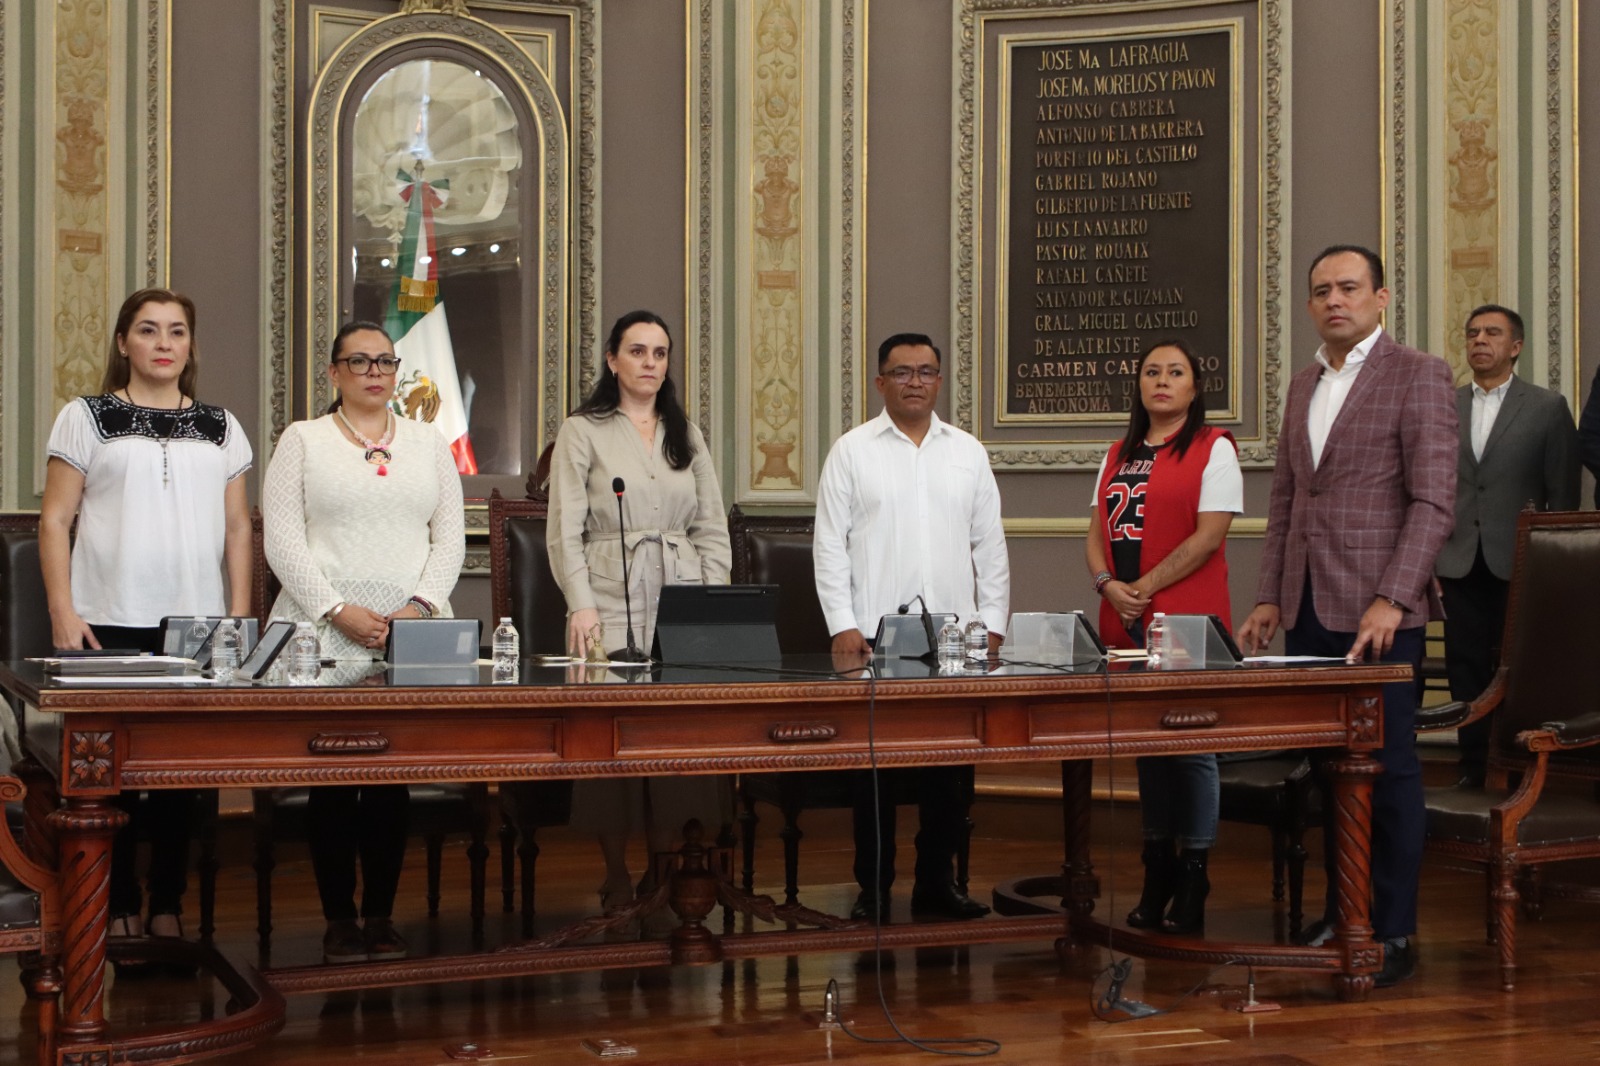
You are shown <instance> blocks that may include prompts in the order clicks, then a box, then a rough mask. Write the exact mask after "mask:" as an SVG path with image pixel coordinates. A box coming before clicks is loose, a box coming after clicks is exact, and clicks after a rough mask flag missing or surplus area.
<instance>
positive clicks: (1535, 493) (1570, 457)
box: [1436, 375, 1580, 581]
mask: <svg viewBox="0 0 1600 1066" xmlns="http://www.w3.org/2000/svg"><path fill="white" fill-rule="evenodd" d="M1456 415H1457V418H1458V419H1459V422H1460V427H1461V432H1460V436H1461V447H1460V449H1459V453H1458V459H1459V462H1458V470H1459V473H1458V475H1457V479H1456V526H1455V530H1454V531H1453V532H1452V533H1451V534H1450V539H1449V540H1448V541H1446V542H1445V545H1444V550H1443V551H1441V552H1440V553H1439V561H1438V563H1437V564H1436V569H1437V571H1438V574H1439V576H1440V577H1466V576H1467V574H1468V573H1470V572H1471V570H1472V564H1473V562H1474V561H1475V560H1476V558H1477V554H1478V548H1479V546H1480V545H1481V546H1482V548H1483V559H1484V562H1486V563H1488V564H1489V570H1490V571H1491V572H1492V573H1493V574H1494V575H1495V577H1498V578H1501V579H1502V580H1506V581H1509V580H1511V556H1512V551H1513V550H1514V548H1515V546H1516V539H1517V513H1518V512H1519V511H1521V510H1522V508H1523V507H1524V506H1526V505H1528V504H1530V503H1531V504H1532V505H1533V506H1534V507H1536V508H1538V509H1539V510H1541V511H1573V510H1576V509H1577V507H1578V480H1579V470H1580V468H1579V465H1578V427H1577V426H1576V425H1575V424H1574V423H1573V421H1572V411H1571V409H1570V408H1568V407H1567V401H1566V400H1565V399H1563V398H1562V397H1561V395H1560V394H1559V393H1555V392H1551V391H1550V390H1549V389H1541V388H1540V387H1539V386H1537V385H1530V384H1528V383H1527V382H1526V381H1523V380H1522V379H1521V378H1519V377H1517V376H1515V375H1512V378H1511V387H1510V388H1509V389H1507V390H1506V398H1505V400H1504V401H1503V402H1502V403H1501V405H1500V413H1499V414H1498V415H1497V416H1495V420H1494V428H1492V429H1491V430H1490V431H1489V439H1488V441H1486V442H1485V443H1484V446H1483V458H1482V459H1476V458H1474V457H1473V455H1472V386H1471V385H1470V384H1468V385H1463V386H1462V387H1461V388H1459V389H1457V390H1456Z"/></svg>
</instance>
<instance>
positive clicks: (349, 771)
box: [0, 657, 1410, 1066]
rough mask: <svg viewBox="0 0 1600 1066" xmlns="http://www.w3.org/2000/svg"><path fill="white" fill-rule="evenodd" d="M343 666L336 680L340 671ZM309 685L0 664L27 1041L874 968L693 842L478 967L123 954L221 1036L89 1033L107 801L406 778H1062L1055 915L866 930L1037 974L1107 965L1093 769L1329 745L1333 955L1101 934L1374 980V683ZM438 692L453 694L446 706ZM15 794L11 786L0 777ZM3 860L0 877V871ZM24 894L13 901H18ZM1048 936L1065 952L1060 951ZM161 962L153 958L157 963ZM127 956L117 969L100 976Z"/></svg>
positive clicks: (59, 1052)
mask: <svg viewBox="0 0 1600 1066" xmlns="http://www.w3.org/2000/svg"><path fill="white" fill-rule="evenodd" d="M345 665H346V664H340V667H341V668H342V667H344V666H345ZM333 674H334V676H333V677H331V678H329V679H326V680H330V681H331V682H333V683H331V684H327V685H323V686H317V687H301V688H290V687H271V686H261V685H255V686H237V685H236V686H230V687H217V686H214V685H161V684H139V685H117V686H111V685H103V686H99V685H97V686H90V685H83V684H68V683H63V682H60V681H57V680H55V679H53V678H51V677H49V676H47V675H45V674H44V673H43V672H42V671H41V668H40V667H39V666H38V665H37V664H35V663H7V664H0V688H3V689H4V690H5V691H6V692H7V693H9V694H10V695H11V696H13V697H14V698H16V699H17V700H18V701H19V702H20V703H21V704H22V705H23V706H24V708H25V710H24V714H23V721H22V734H23V742H24V750H25V753H26V755H27V758H26V759H24V760H23V762H22V763H20V764H19V766H18V768H17V770H16V773H17V775H18V777H19V778H21V779H22V781H23V783H24V784H25V785H26V786H27V788H28V795H27V811H28V818H27V839H26V840H25V841H23V842H22V850H23V852H24V853H25V855H23V856H21V857H22V858H23V859H25V860H31V861H33V863H34V866H33V868H32V873H33V875H34V876H35V878H36V879H43V880H45V881H46V886H45V889H46V890H45V891H44V892H43V893H41V905H42V911H43V915H44V929H45V950H44V952H43V953H42V955H41V957H40V958H39V959H38V960H37V961H36V962H34V963H31V964H30V965H29V966H27V967H26V968H25V981H26V983H27V984H28V987H29V989H30V992H31V994H32V995H34V996H35V998H37V999H39V1000H40V1001H41V1004H42V1005H43V1006H44V1007H45V1012H44V1013H41V1020H42V1023H46V1024H45V1027H46V1028H48V1024H47V1021H48V1019H49V1018H52V1017H55V1011H54V1010H52V1009H51V1008H52V1004H53V1003H54V1000H55V997H56V994H57V992H59V993H60V1006H59V1020H58V1022H57V1024H56V1025H55V1027H54V1028H55V1039H54V1041H52V1043H53V1045H54V1046H53V1047H50V1048H47V1049H46V1050H47V1053H48V1054H49V1056H50V1058H52V1059H53V1060H54V1061H56V1062H58V1063H62V1064H69V1063H70V1064H73V1066H78V1064H88V1063H115V1062H132V1061H139V1062H142V1063H153V1062H162V1061H174V1060H179V1059H189V1058H194V1057H198V1056H203V1055H209V1054H216V1053H220V1052H223V1051H227V1050H231V1049H234V1048H238V1047H242V1046H246V1045H249V1044H251V1043H254V1042H257V1041H260V1040H261V1039H263V1038H265V1037H267V1036H269V1035H270V1034H271V1033H273V1032H275V1031H276V1030H277V1029H278V1028H279V1027H280V1026H281V1025H282V1020H283V1000H282V998H281V997H282V995H283V994H285V993H297V992H315V991H325V990H331V989H336V988H352V987H366V986H375V985H398V984H413V983H424V982H434V981H448V980H461V979H481V978H489V977H505V976H513V975H521V974H529V973H541V972H545V973H547V972H555V971H563V970H576V969H593V968H603V967H616V966H627V967H637V966H654V965H664V964H670V963H709V962H716V961H720V960H723V959H734V958H748V957H752V956H761V955H787V954H794V953H797V952H801V951H839V950H859V949H864V948H870V947H871V946H872V945H873V943H874V939H875V935H874V930H873V928H872V926H871V925H870V924H869V923H862V922H851V921H848V920H845V919H841V918H837V917H833V916H830V915H825V914H820V913H818V912H815V911H811V910H807V909H806V908H804V907H800V906H798V905H777V904H774V903H773V901H772V900H770V899H767V898H765V897H750V896H748V895H746V894H744V893H742V892H740V891H739V890H738V889H736V888H735V887H734V886H733V885H732V884H730V883H729V882H728V880H727V879H726V878H725V877H723V876H720V875H719V872H718V865H719V864H718V863H717V862H716V861H715V857H714V856H713V857H708V853H707V849H706V848H705V847H704V846H703V845H702V843H701V841H700V839H699V837H700V833H699V829H698V826H695V825H693V823H691V827H690V828H689V829H688V830H687V832H686V843H685V845H684V847H683V850H682V852H681V853H680V856H679V859H678V863H677V866H676V869H675V872H674V873H673V875H672V877H670V878H669V879H668V881H667V882H666V883H665V884H664V885H663V887H662V888H661V890H660V891H659V892H658V893H657V894H656V896H655V897H652V898H651V899H649V900H644V901H640V902H639V903H636V904H634V905H633V907H631V908H629V909H628V910H627V911H619V912H613V913H612V914H610V915H608V916H596V917H593V918H589V919H585V920H584V921H580V922H578V923H576V924H575V925H573V926H569V927H567V928H566V929H562V930H557V931H555V932H553V933H550V934H548V935H545V936H543V937H541V938H539V939H537V940H534V941H530V942H524V943H520V944H514V945H510V946H507V947H503V948H500V949H498V950H493V951H487V952H480V953H473V954H466V955H457V956H447V957H432V958H413V959H406V960H401V961H397V962H381V963H370V962H369V963H363V964H354V965H344V966H337V967H331V966H307V967H297V968H287V969H278V970H271V971H267V972H266V973H265V974H258V973H256V972H255V971H254V970H253V969H251V968H249V967H248V966H245V965H242V964H241V965H237V966H236V965H234V964H233V963H231V962H230V961H229V960H227V959H225V958H223V957H222V956H221V955H220V954H218V953H216V952H214V951H212V950H211V949H210V948H209V947H207V946H203V945H182V944H181V942H166V944H163V943H162V942H160V941H146V942H144V944H146V945H150V944H155V945H157V946H156V947H154V948H151V947H148V946H146V947H142V948H139V949H138V950H141V951H143V952H145V953H146V954H145V955H144V956H141V957H150V955H149V953H150V952H152V951H154V952H156V953H158V954H159V953H160V952H163V951H167V950H193V951H196V952H198V953H200V954H201V955H203V956H204V958H203V959H202V961H203V962H204V964H205V965H206V966H207V967H208V968H209V969H211V970H212V971H213V973H215V974H216V976H217V977H218V979H219V980H220V981H222V982H223V983H224V984H225V985H226V986H227V987H228V989H229V991H230V993H231V994H232V998H233V1005H234V1007H235V1008H236V1009H235V1010H234V1012H233V1013H231V1014H230V1015H228V1016H227V1017H225V1018H223V1019H220V1020H211V1021H207V1022H197V1023H193V1024H190V1025H187V1026H174V1027H168V1028H165V1029H160V1030H154V1029H146V1030H140V1031H138V1032H129V1033H122V1032H113V1031H112V1030H111V1029H110V1028H109V1027H108V1026H107V1024H106V1021H105V1017H104V1014H103V1010H102V993H103V989H104V979H105V970H106V961H107V938H106V927H107V904H108V899H109V869H108V867H109V863H108V857H109V848H110V843H111V837H112V834H113V833H114V831H115V829H116V828H117V826H118V825H119V824H120V823H121V822H122V820H123V819H124V818H125V816H124V815H123V814H122V813H121V812H120V811H118V810H117V809H116V808H115V807H113V806H111V805H110V804H109V803H108V800H109V798H110V797H112V796H114V795H115V794H116V793H117V792H118V791H120V790H122V789H130V788H131V789H161V788H222V787H247V788H252V787H253V788H260V787H280V786H292V785H330V784H357V783H390V782H427V781H516V780H538V779H547V778H579V777H611V776H632V775H640V774H649V775H659V774H711V773H748V772H770V771H810V770H826V769H846V768H859V767H864V766H867V765H869V760H870V755H869V743H870V744H871V745H872V746H873V747H875V750H876V761H877V764H878V765H879V766H883V767H890V766H911V765H940V764H956V763H990V762H1013V761H1021V760H1040V759H1061V760H1066V762H1064V764H1063V782H1064V784H1065V790H1064V791H1065V796H1064V802H1065V806H1066V833H1065V854H1064V857H1063V866H1062V881H1061V883H1063V884H1065V885H1066V898H1065V899H1063V900H1062V901H1061V904H1062V908H1063V909H1064V910H1065V917H1064V918H1063V916H1062V914H1061V913H1059V912H1058V913H1053V914H1047V915H1028V916H1017V917H990V918H986V919H982V920H980V921H975V922H926V923H924V922H917V923H910V924H897V925H889V926H886V927H885V928H884V929H883V931H882V943H883V945H884V946H885V947H888V948H902V947H913V946H922V945H931V944H959V943H976V942H993V941H1017V940H1031V939H1051V940H1056V947H1057V950H1059V951H1063V952H1065V951H1068V950H1070V949H1071V948H1072V947H1073V946H1075V945H1081V944H1087V943H1092V942H1096V941H1102V942H1103V941H1104V939H1105V938H1106V936H1107V934H1108V927H1107V926H1106V925H1105V924H1103V923H1100V922H1097V921H1096V920H1095V919H1094V917H1093V910H1094V904H1095V898H1096V896H1097V895H1098V892H1099V883H1098V879H1097V878H1096V877H1095V874H1094V868H1093V866H1092V864H1091V862H1090V854H1089V845H1090V818H1089V813H1090V803H1089V781H1090V765H1091V764H1090V762H1089V760H1091V759H1093V758H1097V757H1104V756H1106V755H1108V754H1111V753H1112V752H1113V751H1114V752H1115V753H1116V754H1118V755H1148V754H1174V753H1184V752H1201V751H1249V750H1263V749H1278V748H1299V747H1305V748H1310V747H1332V748H1342V749H1343V752H1342V754H1340V755H1337V756H1335V757H1334V758H1333V759H1332V760H1331V761H1330V771H1331V776H1332V780H1333V787H1334V792H1335V799H1334V805H1333V810H1332V811H1331V812H1329V822H1330V831H1331V832H1332V833H1333V834H1334V839H1335V840H1336V841H1337V842H1338V845H1339V852H1338V856H1337V872H1338V881H1339V884H1340V885H1341V886H1342V887H1343V889H1344V892H1343V894H1342V897H1341V899H1340V901H1339V914H1338V918H1339V922H1338V927H1339V933H1338V936H1337V937H1336V939H1335V940H1334V941H1333V942H1332V943H1331V944H1330V945H1328V946H1326V947H1321V948H1303V947H1294V946H1286V945H1281V944H1257V945H1246V944H1226V943H1220V942H1216V941H1209V940H1200V939H1195V938H1167V937H1162V936H1161V935H1159V934H1155V935H1151V934H1138V933H1133V932H1128V931H1123V930H1120V929H1119V930H1118V931H1117V932H1116V937H1117V944H1118V947H1119V948H1121V949H1123V950H1128V951H1132V952H1134V953H1136V954H1149V955H1157V956H1163V957H1174V958H1183V959H1187V960H1191V961H1202V962H1204V961H1212V962H1223V961H1227V960H1233V961H1240V962H1250V963H1252V964H1253V965H1256V966H1262V967H1303V968H1310V969H1317V970H1323V971H1326V972H1328V973H1330V974H1331V975H1333V980H1334V983H1335V987H1336V990H1337V992H1338V994H1339V995H1340V996H1341V997H1343V998H1346V999H1360V998H1362V997H1364V996H1365V995H1366V994H1367V992H1368V991H1369V990H1370V989H1371V987H1372V981H1373V975H1374V974H1375V973H1376V971H1377V970H1378V968H1379V967H1380V965H1381V962H1382V953H1381V948H1380V947H1379V945H1378V944H1376V943H1375V942H1374V941H1373V939H1372V930H1371V927H1370V924H1369V917H1368V907H1369V904H1368V894H1369V885H1370V870H1369V844H1370V836H1371V833H1370V830H1371V825H1370V818H1371V804H1370V799H1371V797H1370V791H1371V783H1372V779H1373V777H1374V776H1375V775H1376V774H1377V773H1378V772H1379V768H1378V764H1377V762H1376V761H1375V760H1374V759H1373V758H1372V756H1371V754H1370V753H1371V752H1372V750H1373V749H1374V748H1376V747H1377V746H1378V745H1379V744H1380V743H1381V741H1382V737H1381V730H1382V714H1381V698H1382V697H1381V686H1382V685H1383V684H1385V683H1388V682H1393V681H1401V680H1407V679H1409V677H1410V670H1409V667H1406V666H1394V665H1370V666H1346V665H1343V664H1333V665H1322V666H1314V667H1313V666H1295V667H1283V666H1274V667H1264V666H1245V667H1239V668H1235V669H1231V670H1202V671H1161V672H1155V671H1151V672H1145V671H1143V670H1142V669H1141V668H1137V667H1135V668H1127V669H1123V668H1120V667H1118V666H1113V667H1112V668H1111V669H1110V670H1109V671H1107V670H1106V668H1105V667H1104V666H1103V665H1100V666H1083V667H1077V668H1072V667H1059V666H1056V667H1052V666H1040V665H1018V664H994V663H991V664H990V667H989V670H988V671H987V672H980V673H970V674H962V675H957V676H941V675H940V674H939V672H938V671H937V670H936V669H935V668H932V667H928V666H925V665H923V664H922V663H919V662H914V661H893V660H890V661H882V662H880V665H879V669H878V670H877V673H876V677H875V678H871V679H864V678H862V677H860V676H859V675H857V676H854V677H850V676H841V675H839V674H835V673H833V672H832V664H831V662H830V661H829V660H828V659H827V658H826V657H823V658H820V659H817V658H789V659H785V660H784V662H783V664H782V665H781V666H778V665H774V666H772V667H769V668H753V667H731V666H730V667H714V666H702V667H694V666H679V667H672V666H669V667H664V668H657V670H656V671H655V672H654V673H653V674H652V673H649V672H641V671H629V672H628V673H622V672H619V671H616V670H606V669H604V668H599V667H589V668H582V667H575V668H566V669H563V668H552V667H542V666H536V665H534V664H532V663H525V664H524V665H523V669H522V676H521V679H520V681H519V682H518V683H514V684H501V685H493V684H489V683H487V682H488V680H489V678H488V670H487V669H486V668H484V669H483V670H482V672H481V673H479V670H478V668H468V669H467V671H466V675H467V676H466V677H464V678H460V677H436V676H422V677H412V678H395V677H391V676H388V675H386V674H385V673H383V672H382V671H381V670H380V671H379V672H377V673H376V674H373V675H371V676H367V677H359V676H357V677H348V678H347V677H342V676H340V671H339V670H338V669H336V670H335V671H333ZM443 681H463V682H466V683H459V684H450V683H439V682H443ZM0 787H4V788H9V789H10V790H11V793H10V794H15V792H16V790H17V789H16V784H15V782H9V783H7V782H6V781H5V780H4V779H0ZM8 854H9V855H10V856H11V857H13V858H18V857H19V853H18V852H17V851H16V850H15V849H10V848H8ZM24 879H25V880H26V878H24ZM663 904H666V905H670V906H671V907H672V908H673V910H674V911H675V912H676V913H677V915H678V916H679V918H680V922H681V924H680V926H679V927H678V928H677V929H676V930H675V931H674V933H673V934H672V936H671V937H670V938H669V939H667V940H651V941H634V942H624V943H616V942H611V943H597V942H594V938H595V937H597V936H598V935H599V934H600V933H602V932H604V931H606V930H607V929H609V928H613V927H615V926H618V925H619V924H622V923H625V922H627V921H629V920H631V919H632V918H634V917H636V912H637V911H638V910H640V909H649V908H650V907H653V906H660V905H663ZM719 904H722V905H726V906H731V907H734V908H735V909H738V910H741V911H743V912H745V913H747V914H752V915H754V916H756V917H758V918H762V919H765V920H767V921H773V922H776V923H777V924H776V927H775V928H774V930H773V931H770V932H746V933H731V934H727V933H725V934H723V935H717V934H715V933H713V932H712V931H711V930H710V929H708V928H707V927H706V925H705V924H704V922H703V919H704V918H705V917H706V916H707V915H708V914H709V913H710V912H711V911H712V910H713V909H714V908H715V907H716V906H718V905H719ZM1056 938H1060V939H1058V940H1057V939H1056ZM167 945H175V947H172V948H170V949H169V947H168V946H167ZM123 950H125V949H123V948H121V947H116V948H114V949H113V951H114V952H121V951H123Z"/></svg>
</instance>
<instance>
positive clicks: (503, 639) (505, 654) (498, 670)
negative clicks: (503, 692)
mask: <svg viewBox="0 0 1600 1066" xmlns="http://www.w3.org/2000/svg"><path fill="white" fill-rule="evenodd" d="M521 669H522V638H521V637H520V636H518V635H517V627H516V626H514V625H512V624H511V619H509V618H502V619H500V624H499V625H498V626H496V627H495V630H494V683H495V684H497V685H498V684H503V683H506V682H513V681H516V680H517V677H518V674H519V673H520V672H521Z"/></svg>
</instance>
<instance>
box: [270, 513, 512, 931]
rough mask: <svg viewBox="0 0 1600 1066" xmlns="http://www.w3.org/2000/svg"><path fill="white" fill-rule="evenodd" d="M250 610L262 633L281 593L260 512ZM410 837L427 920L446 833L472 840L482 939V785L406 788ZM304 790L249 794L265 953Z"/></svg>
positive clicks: (485, 855)
mask: <svg viewBox="0 0 1600 1066" xmlns="http://www.w3.org/2000/svg"><path fill="white" fill-rule="evenodd" d="M250 529H251V560H252V561H251V567H252V572H253V575H254V580H253V582H252V583H251V586H250V592H251V611H252V613H254V614H255V616H256V618H257V620H258V621H259V623H260V625H261V627H262V629H263V631H264V630H265V628H266V624H267V617H268V615H269V614H270V613H271V611H272V604H273V602H274V601H275V600H276V599H277V598H278V594H279V593H280V592H281V591H282V586H281V585H280V584H279V582H278V579H277V577H276V576H275V575H274V574H273V573H272V570H271V568H270V567H268V566H267V553H266V546H265V539H264V535H263V527H262V520H261V509H260V508H259V507H257V508H253V509H252V510H251V514H250ZM410 791H411V805H410V812H409V818H410V824H411V832H412V834H413V835H415V836H420V837H422V838H423V841H424V843H425V845H426V847H427V863H428V897H427V898H428V917H430V918H436V917H438V915H439V899H440V891H439V885H440V880H441V877H440V872H441V869H442V866H443V862H444V840H445V837H446V836H448V835H449V834H451V833H459V832H465V833H467V834H468V835H469V837H470V838H471V841H470V843H469V844H468V845H467V859H468V861H469V863H470V865H471V878H472V882H471V883H472V887H471V908H472V935H473V937H474V938H477V937H479V936H481V935H482V934H483V914H484V911H483V897H484V890H485V878H486V874H485V871H486V869H487V866H488V859H489V846H488V844H487V843H486V838H487V835H488V826H489V789H488V786H486V785H482V784H455V783H446V784H432V783H430V784H423V785H412V786H410ZM310 792H311V790H310V789H308V788H258V789H255V790H254V791H253V792H252V794H251V800H252V803H251V806H252V808H253V811H254V817H255V863H254V865H255V873H256V935H257V936H258V937H259V939H260V943H261V947H262V949H263V950H265V949H266V947H267V945H268V944H269V943H270V941H271V938H272V871H273V869H274V867H276V866H277V856H276V842H277V841H278V840H279V839H285V838H294V839H302V840H303V839H305V831H306V801H307V798H308V797H309V796H310Z"/></svg>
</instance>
